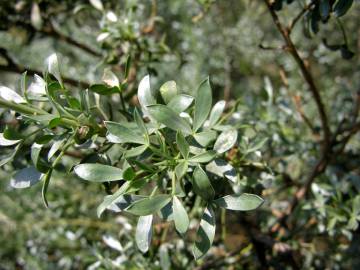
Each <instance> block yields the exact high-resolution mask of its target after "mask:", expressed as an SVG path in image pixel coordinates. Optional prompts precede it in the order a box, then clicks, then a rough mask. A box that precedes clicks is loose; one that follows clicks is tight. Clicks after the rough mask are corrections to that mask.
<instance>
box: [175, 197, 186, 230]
mask: <svg viewBox="0 0 360 270" xmlns="http://www.w3.org/2000/svg"><path fill="white" fill-rule="evenodd" d="M173 213H174V223H175V228H176V230H177V231H178V232H179V233H180V234H184V233H186V231H187V229H188V228H189V217H188V214H187V212H186V210H185V208H184V206H183V205H182V203H181V201H180V200H179V199H178V198H177V197H176V196H174V197H173Z"/></svg>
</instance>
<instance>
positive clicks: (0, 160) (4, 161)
mask: <svg viewBox="0 0 360 270" xmlns="http://www.w3.org/2000/svg"><path fill="white" fill-rule="evenodd" d="M20 148H21V144H18V145H17V146H16V147H15V149H14V150H13V151H11V153H10V154H8V155H6V156H2V157H1V158H0V167H1V166H4V165H5V164H7V163H8V162H10V161H11V160H13V158H14V157H15V155H16V154H17V152H18V151H19V149H20Z"/></svg>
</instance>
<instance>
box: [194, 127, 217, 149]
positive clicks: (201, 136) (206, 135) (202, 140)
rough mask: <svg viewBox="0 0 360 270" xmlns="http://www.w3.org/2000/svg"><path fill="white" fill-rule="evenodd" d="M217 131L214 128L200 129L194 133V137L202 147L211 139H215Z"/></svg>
mask: <svg viewBox="0 0 360 270" xmlns="http://www.w3.org/2000/svg"><path fill="white" fill-rule="evenodd" d="M216 137H217V133H216V131H214V130H207V131H202V132H199V133H196V134H194V139H195V140H196V141H197V142H198V143H199V144H200V145H201V146H203V147H206V146H208V145H209V143H211V142H212V141H215V139H216Z"/></svg>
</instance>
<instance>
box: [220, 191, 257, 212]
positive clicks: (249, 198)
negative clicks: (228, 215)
mask: <svg viewBox="0 0 360 270" xmlns="http://www.w3.org/2000/svg"><path fill="white" fill-rule="evenodd" d="M214 202H215V203H216V204H217V205H218V206H220V207H222V208H226V209H228V210H235V211H250V210H255V209H256V208H258V207H260V206H261V205H262V204H263V202H264V200H263V199H262V198H260V197H259V196H257V195H255V194H247V193H243V194H241V195H227V196H225V197H222V198H219V199H217V200H215V201H214Z"/></svg>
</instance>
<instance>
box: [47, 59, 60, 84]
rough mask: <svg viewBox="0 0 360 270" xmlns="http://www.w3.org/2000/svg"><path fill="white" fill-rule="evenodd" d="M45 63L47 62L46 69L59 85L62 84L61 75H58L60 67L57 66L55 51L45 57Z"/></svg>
mask: <svg viewBox="0 0 360 270" xmlns="http://www.w3.org/2000/svg"><path fill="white" fill-rule="evenodd" d="M46 64H47V71H48V72H49V73H50V74H51V75H53V76H54V77H55V78H56V79H57V80H58V82H59V83H60V84H61V85H63V82H62V79H61V75H60V74H61V73H60V67H59V60H58V57H57V55H56V53H53V54H51V55H50V56H49V57H48V58H47V59H46Z"/></svg>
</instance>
